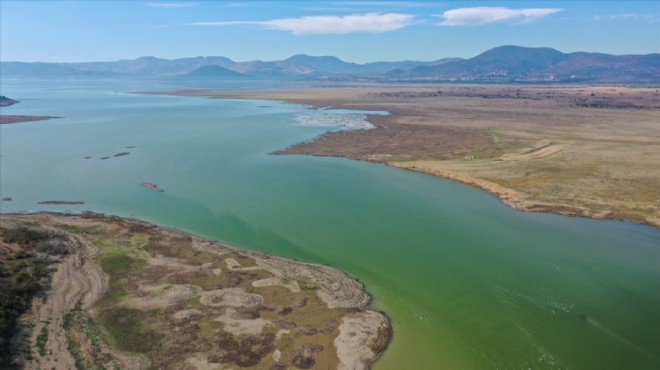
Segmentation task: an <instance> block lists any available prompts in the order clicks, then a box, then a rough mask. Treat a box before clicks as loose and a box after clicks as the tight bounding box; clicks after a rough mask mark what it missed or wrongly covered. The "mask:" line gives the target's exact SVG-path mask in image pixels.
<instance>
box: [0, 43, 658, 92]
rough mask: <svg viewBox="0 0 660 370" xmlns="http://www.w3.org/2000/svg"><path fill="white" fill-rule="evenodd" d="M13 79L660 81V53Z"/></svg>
mask: <svg viewBox="0 0 660 370" xmlns="http://www.w3.org/2000/svg"><path fill="white" fill-rule="evenodd" d="M0 73H1V75H2V77H8V78H53V77H56V78H59V77H66V78H132V79H140V78H151V79H176V80H186V79H191V80H200V79H201V80H278V79H282V80H349V81H350V80H356V79H361V80H364V79H366V80H374V81H401V82H405V81H429V82H430V81H438V82H442V81H447V82H493V83H514V82H585V83H586V82H599V83H602V82H613V83H657V82H660V54H657V53H656V54H647V55H610V54H600V53H586V52H576V53H562V52H560V51H558V50H555V49H552V48H529V47H521V46H500V47H496V48H494V49H490V50H488V51H486V52H484V53H482V54H479V55H477V56H475V57H473V58H470V59H461V58H445V59H439V60H435V61H431V62H422V61H401V62H374V63H366V64H357V63H350V62H345V61H342V60H341V59H339V58H337V57H334V56H309V55H304V54H299V55H294V56H292V57H290V58H288V59H285V60H279V61H249V62H236V61H233V60H231V59H229V58H226V57H221V56H219V57H196V58H182V59H171V60H170V59H161V58H156V57H141V58H137V59H134V60H119V61H114V62H85V63H44V62H33V63H26V62H1V63H0Z"/></svg>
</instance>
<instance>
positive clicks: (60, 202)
mask: <svg viewBox="0 0 660 370" xmlns="http://www.w3.org/2000/svg"><path fill="white" fill-rule="evenodd" d="M37 204H47V205H51V206H61V205H67V204H68V205H76V204H85V202H82V201H79V200H76V201H69V200H43V201H41V202H37Z"/></svg>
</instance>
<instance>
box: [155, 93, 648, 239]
mask: <svg viewBox="0 0 660 370" xmlns="http://www.w3.org/2000/svg"><path fill="white" fill-rule="evenodd" d="M571 88H575V87H572V86H571ZM340 89H343V90H351V88H340ZM352 89H353V90H352V91H356V90H359V91H361V92H362V93H364V92H367V91H373V90H374V89H367V88H352ZM321 90H322V89H318V91H317V89H314V88H307V89H279V90H278V89H248V90H236V89H227V90H223V89H199V90H197V89H194V90H176V91H171V92H145V94H158V95H175V96H197V97H205V98H212V99H246V100H249V99H259V100H271V101H278V102H286V103H292V104H300V105H306V106H310V107H312V108H314V109H333V108H336V109H356V110H365V111H370V110H371V111H387V112H389V114H388V115H376V114H367V115H366V116H367V120H368V121H369V122H370V123H371V124H372V125H374V126H375V127H374V128H372V129H370V130H374V131H375V130H383V129H388V128H389V129H391V127H397V126H407V127H408V128H409V127H411V126H413V125H411V124H410V123H401V121H404V120H405V119H406V118H408V117H411V116H414V115H415V112H414V110H412V109H410V108H408V107H393V106H388V107H386V108H384V105H383V104H379V103H378V102H367V101H360V100H359V99H356V100H353V101H351V100H350V97H348V98H345V97H341V96H339V97H338V96H334V95H332V94H331V96H323V95H324V92H323V91H321ZM337 90H338V89H337ZM381 90H383V89H381ZM379 91H380V90H379ZM305 92H308V93H309V94H308V95H306V96H301V94H304V93H305ZM315 92H316V93H317V94H316V95H314V93H315ZM367 94H372V93H371V92H367ZM374 94H389V92H382V91H381V92H376V93H374ZM411 94H415V93H411ZM317 95H318V96H317ZM349 95H350V94H349ZM578 109H580V108H578ZM419 126H423V125H419ZM425 127H428V126H425ZM370 130H362V131H370ZM360 131H361V130H355V131H350V130H349V131H347V130H340V131H338V132H326V133H323V134H321V135H319V136H317V137H315V138H313V139H311V140H308V141H303V142H299V143H293V144H292V145H291V146H289V147H287V148H283V149H280V150H277V151H275V152H273V153H272V154H274V155H287V154H298V155H311V156H321V157H340V158H348V159H353V160H361V161H367V162H373V163H381V164H385V165H387V166H390V167H397V168H400V169H404V170H408V171H413V172H418V173H424V174H428V175H431V176H436V177H440V178H444V179H448V180H452V181H457V182H459V183H462V184H465V185H469V186H472V187H475V188H478V189H481V190H483V191H486V192H488V193H490V194H491V195H493V196H495V197H497V198H498V199H499V200H500V201H502V202H503V203H504V204H506V205H508V206H509V207H511V208H512V209H515V210H518V211H523V212H547V213H555V214H561V215H564V216H569V217H586V218H592V219H609V220H619V221H625V222H633V223H637V224H642V225H647V226H651V227H655V228H660V217H656V218H646V219H639V218H635V217H632V216H629V215H626V214H620V213H617V212H615V211H614V210H609V211H608V210H592V209H588V208H587V207H579V206H576V205H571V204H562V203H556V204H552V203H551V202H544V201H542V200H540V199H534V198H533V196H531V197H530V196H529V195H527V196H525V194H522V193H520V192H519V191H517V190H515V189H513V188H509V187H506V186H502V185H501V184H497V183H495V182H493V181H488V180H486V179H480V178H477V177H474V176H470V175H469V173H461V172H459V171H455V170H451V169H443V168H439V167H440V166H439V164H441V163H442V162H440V161H436V162H435V163H434V165H433V166H424V164H425V163H423V162H424V161H419V162H421V164H422V165H419V164H418V163H416V162H417V161H411V162H406V161H393V160H388V159H389V157H388V156H370V157H365V156H360V155H352V154H351V153H347V152H341V151H339V150H337V149H332V148H331V149H330V150H328V151H329V153H326V152H319V151H318V150H317V149H316V148H314V145H315V144H317V143H318V142H321V141H326V140H327V139H328V138H329V137H332V136H337V135H343V136H344V138H347V137H351V136H352V137H354V136H356V135H359V132H360ZM341 140H344V139H341ZM341 140H340V139H338V140H336V141H341ZM326 148H327V145H326Z"/></svg>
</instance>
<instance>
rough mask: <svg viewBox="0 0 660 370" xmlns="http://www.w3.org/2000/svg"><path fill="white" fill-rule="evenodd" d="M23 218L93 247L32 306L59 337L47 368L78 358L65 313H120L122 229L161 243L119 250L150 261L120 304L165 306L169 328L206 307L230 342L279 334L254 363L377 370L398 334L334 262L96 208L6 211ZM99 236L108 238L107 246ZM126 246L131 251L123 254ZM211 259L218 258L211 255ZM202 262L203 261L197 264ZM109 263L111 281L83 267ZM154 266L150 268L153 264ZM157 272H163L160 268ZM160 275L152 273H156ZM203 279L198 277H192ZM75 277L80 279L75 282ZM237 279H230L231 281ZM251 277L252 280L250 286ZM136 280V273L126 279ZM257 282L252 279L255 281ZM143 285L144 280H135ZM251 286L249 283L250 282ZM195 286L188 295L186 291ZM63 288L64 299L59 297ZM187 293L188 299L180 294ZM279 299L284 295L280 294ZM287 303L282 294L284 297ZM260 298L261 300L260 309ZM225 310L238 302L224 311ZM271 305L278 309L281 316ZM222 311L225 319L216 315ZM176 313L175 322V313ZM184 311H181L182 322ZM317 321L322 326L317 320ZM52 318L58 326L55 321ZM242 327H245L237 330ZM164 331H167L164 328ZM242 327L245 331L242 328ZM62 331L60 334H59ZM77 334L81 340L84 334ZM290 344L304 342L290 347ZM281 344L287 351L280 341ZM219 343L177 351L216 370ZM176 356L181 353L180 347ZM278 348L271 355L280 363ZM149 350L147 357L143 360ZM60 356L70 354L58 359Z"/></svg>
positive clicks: (8, 217)
mask: <svg viewBox="0 0 660 370" xmlns="http://www.w3.org/2000/svg"><path fill="white" fill-rule="evenodd" d="M17 220H18V221H17ZM18 222H30V224H31V225H32V226H30V227H37V228H39V229H42V230H50V231H51V232H55V233H56V234H57V235H63V236H60V238H61V237H66V238H68V240H70V241H71V242H72V243H73V244H72V245H78V246H80V245H83V246H85V248H84V249H79V248H80V247H77V248H75V247H72V248H71V249H70V250H71V254H69V255H65V256H63V257H62V258H61V259H60V260H59V261H58V262H57V264H56V265H55V269H56V270H57V272H56V274H55V275H54V277H53V286H52V290H51V291H49V292H48V299H47V300H46V301H45V302H43V303H42V304H38V305H37V306H33V308H32V311H30V313H29V315H28V317H31V319H30V320H37V321H36V323H40V322H41V321H43V320H44V319H45V318H46V317H47V318H48V322H47V324H46V325H47V327H48V328H47V329H42V330H49V331H51V337H50V338H51V339H48V342H47V343H46V347H47V348H49V349H50V350H49V351H46V352H47V353H50V354H49V355H41V357H38V360H37V361H43V362H44V363H46V364H49V365H54V364H57V361H58V359H60V360H63V361H65V362H67V363H73V362H72V361H73V360H74V358H73V357H70V356H68V354H69V353H73V352H70V348H71V347H70V344H68V345H67V344H66V343H65V342H62V340H63V338H64V337H66V338H69V337H70V335H71V333H70V332H68V331H67V330H70V329H67V328H64V329H61V328H60V326H61V325H59V324H60V323H61V322H63V321H62V320H66V319H65V316H67V315H69V314H71V313H75V312H78V311H79V310H80V309H81V308H80V307H82V311H80V312H82V314H83V315H88V317H97V316H98V315H102V313H103V312H107V311H108V310H113V309H114V308H113V305H116V304H117V303H113V304H110V305H109V300H112V299H116V298H112V297H115V294H116V289H117V285H116V284H117V280H116V275H114V274H115V272H112V271H113V270H107V266H108V265H107V262H104V258H105V259H107V258H111V259H112V258H117V257H113V256H114V255H116V253H118V252H119V251H118V250H116V248H117V247H119V248H120V249H124V248H126V246H125V245H123V244H121V243H120V244H118V245H117V247H111V248H110V249H109V250H108V249H107V248H108V244H107V243H108V242H109V241H104V240H106V238H107V237H109V236H110V235H115V233H117V232H119V233H120V234H122V235H127V237H130V239H129V240H130V241H131V244H134V243H135V242H134V240H143V238H144V237H147V238H148V240H154V241H157V243H156V244H151V243H152V242H148V241H144V242H140V243H144V244H143V245H142V246H141V247H138V249H136V250H134V252H131V251H130V250H128V251H127V250H124V251H123V252H120V253H121V255H125V256H127V257H124V260H125V258H128V256H134V257H131V258H140V259H143V260H144V261H145V262H146V265H144V266H146V270H139V271H140V272H139V275H138V276H139V277H138V278H137V279H138V280H135V282H131V283H130V284H129V285H127V286H126V287H125V288H122V289H125V293H123V294H128V295H126V296H123V297H124V298H121V300H120V301H118V304H119V305H120V307H125V306H126V305H128V306H126V307H130V308H131V309H133V310H135V309H137V310H142V311H144V312H150V311H149V310H152V309H159V310H161V311H163V312H162V315H164V316H163V318H162V319H160V321H163V322H166V323H167V324H162V323H161V325H166V326H165V328H167V325H170V326H171V325H175V328H179V327H181V325H184V327H185V325H188V324H186V323H188V322H190V320H200V318H201V317H202V316H200V315H202V314H201V313H200V310H201V312H203V313H205V315H207V316H209V317H207V318H202V321H200V323H201V322H205V321H204V320H208V319H211V320H213V318H214V317H215V321H219V320H220V321H221V322H223V323H224V325H225V326H219V328H221V329H215V330H220V333H224V334H222V335H225V337H226V336H227V335H230V336H229V338H231V333H233V335H236V336H238V335H239V334H240V335H247V334H251V335H256V337H255V338H262V339H260V340H266V339H264V338H266V337H263V336H264V335H271V336H272V337H268V338H270V339H268V340H269V341H270V343H271V344H269V346H270V347H268V348H270V349H269V350H264V352H263V353H262V352H257V353H262V354H261V355H259V356H261V357H262V358H261V360H258V359H259V357H257V358H256V360H254V359H253V360H251V361H257V362H256V363H254V364H258V363H261V364H264V365H265V364H268V363H270V362H273V361H274V363H275V364H287V363H288V364H291V363H292V362H293V363H294V364H295V363H296V361H298V362H300V363H310V361H311V364H312V365H313V364H314V361H320V363H318V365H320V366H322V365H324V364H325V365H327V366H330V365H332V367H334V366H337V367H338V368H345V369H349V368H350V369H369V368H371V366H372V365H373V364H374V363H375V362H376V361H377V360H378V359H379V358H381V357H382V355H383V353H384V352H385V351H386V349H387V348H388V346H389V344H390V342H391V340H392V324H391V322H392V320H391V319H390V318H389V317H388V316H387V315H386V314H385V313H384V312H381V311H375V310H371V309H369V308H368V306H369V305H370V303H371V301H372V296H371V295H370V294H369V293H368V292H367V291H366V289H365V286H364V284H362V283H361V282H360V281H359V280H357V279H355V278H353V277H351V276H349V275H348V274H347V273H345V272H343V271H341V270H339V269H337V268H335V267H331V266H328V265H322V264H316V263H311V262H303V261H299V260H295V259H288V258H283V257H279V256H276V255H271V254H266V253H262V252H257V251H252V250H248V249H242V248H239V247H236V246H232V245H228V244H226V243H222V242H217V241H213V240H208V239H203V238H199V237H196V236H194V235H192V234H189V233H186V232H184V231H180V230H178V229H175V228H171V227H167V226H161V225H157V224H152V223H149V222H146V221H142V220H139V219H135V218H129V217H119V216H112V215H105V214H101V213H95V212H90V211H86V212H83V213H81V214H68V213H60V212H50V211H45V212H39V213H33V214H22V213H2V214H0V226H1V227H2V228H7V227H21V226H20V224H18ZM11 225H14V226H11ZM108 233H109V234H108ZM113 238H115V236H113ZM136 238H137V239H136ZM154 238H155V239H154ZM184 240H187V241H188V243H189V245H190V246H189V247H183V246H182V245H181V243H182V241H184ZM101 241H103V244H99V243H101ZM170 241H171V242H170ZM122 243H123V242H122ZM171 243H174V244H171ZM0 245H2V239H0ZM172 248H175V249H172ZM182 248H183V249H182ZM186 248H192V251H186ZM127 252H128V254H125V253H127ZM108 253H110V254H108ZM113 253H114V254H113ZM191 253H192V254H191ZM195 256H199V257H195ZM204 256H208V257H204ZM211 256H213V257H212V258H211ZM227 257H230V258H227ZM191 258H192V259H191ZM129 259H130V258H129ZM198 259H199V261H200V262H192V261H193V260H194V261H197V260H198ZM237 260H238V261H240V262H238V261H237ZM76 261H83V262H82V263H83V264H82V265H80V262H76ZM186 261H187V262H186ZM202 262H203V264H202V265H200V266H196V263H202ZM124 263H128V262H124ZM149 266H151V267H149ZM101 268H103V270H104V271H105V277H104V278H100V279H99V278H98V276H102V275H103V274H104V272H100V273H101V275H99V274H98V273H96V274H92V275H89V274H85V273H83V271H101ZM150 268H151V269H152V270H149V269H150ZM153 269H156V270H153ZM158 270H160V271H161V272H156V271H158ZM162 270H167V272H168V273H169V274H168V275H166V276H181V277H183V276H190V279H192V280H185V279H184V280H181V278H178V279H177V280H176V281H174V280H172V281H170V280H171V279H170V278H167V277H166V278H158V277H156V275H158V276H160V274H162ZM148 271H152V272H148ZM204 271H206V272H205V274H210V276H216V277H217V278H216V279H220V281H225V280H226V279H228V278H231V277H232V276H234V278H236V279H238V280H237V281H236V282H235V283H229V286H230V287H229V288H227V282H225V283H222V284H221V285H220V286H213V287H212V286H210V285H208V284H209V283H202V280H199V279H200V277H201V276H207V275H204V274H202V272H204ZM145 274H146V275H145ZM153 274H156V275H153ZM195 274H197V275H195ZM199 274H202V275H199ZM152 275H153V277H152V278H149V276H152ZM198 275H199V276H200V277H194V276H198ZM69 276H72V277H71V278H67V277H69ZM122 276H124V278H123V279H126V277H125V275H122ZM129 276H130V275H129ZM223 276H226V277H223ZM239 276H240V277H241V278H239ZM269 276H271V277H269ZM234 278H231V279H230V281H232V279H234ZM246 278H247V279H248V280H247V281H246V282H243V281H244V279H246ZM71 279H73V280H71ZM128 279H129V280H130V279H132V278H130V277H128ZM195 279H198V280H195ZM205 279H208V277H207V278H205ZM254 279H260V280H254ZM251 280H254V281H252V284H251V285H250V284H249V283H250V281H251ZM130 281H133V280H130ZM196 281H199V282H196ZM203 281H206V280H203ZM136 283H137V285H135V284H136ZM246 283H248V284H247V285H246ZM72 284H73V285H72ZM149 284H151V285H149ZM191 284H201V285H200V286H197V285H191ZM71 285H72V286H71ZM309 286H311V288H309ZM218 287H224V289H219V290H218V289H217V288H218ZM248 287H250V288H248ZM192 288H194V289H192ZM283 288H286V289H283ZM71 289H73V290H75V291H76V294H75V296H73V295H69V294H68V293H66V292H67V291H69V290H71ZM145 289H146V290H145ZM154 289H158V292H159V294H156V295H154V294H153V293H154V292H156V291H154V292H152V290H154ZM191 289H192V290H191ZM214 289H215V290H214ZM182 290H183V292H182ZM187 291H190V292H189V293H186V292H187ZM136 292H137V293H136ZM140 292H142V293H140ZM144 292H147V293H149V292H152V294H147V295H146V296H145V295H144ZM223 292H224V293H223ZM65 293H66V296H62V297H60V295H64V294H65ZM90 294H91V295H90ZM136 294H137V295H136ZM181 294H187V295H184V296H182V298H180V297H179V296H180V295H181ZM223 294H224V295H223ZM282 295H284V296H282ZM195 296H198V297H199V296H201V301H200V302H201V306H200V303H199V302H198V303H195V304H193V305H192V306H190V304H188V308H187V309H185V308H186V307H185V304H184V303H185V302H186V301H187V300H189V299H194V297H195ZM280 296H282V297H281V298H278V297H280ZM72 297H73V298H72ZM109 297H110V298H109ZM223 297H226V298H223ZM296 297H297V298H298V299H299V298H300V297H302V299H301V300H300V302H299V303H298V305H295V301H297V300H298V299H296ZM313 297H316V298H313ZM83 298H84V303H83V306H77V305H76V301H78V300H79V299H83ZM182 299H183V300H182ZM223 299H224V300H225V301H226V303H224V304H222V303H221V302H222V300H223ZM282 299H284V300H283V301H282ZM255 300H256V302H261V303H258V305H255ZM264 300H265V301H264ZM280 301H282V302H280ZM292 301H293V302H292ZM81 302H83V301H81ZM278 302H279V303H278ZM287 302H288V303H287ZM291 303H294V304H293V305H292V304H291ZM280 305H281V306H280ZM206 306H209V307H206ZM227 306H229V307H231V308H226V307H227ZM74 307H78V308H74ZM221 307H225V308H221ZM278 307H279V308H278ZM292 307H293V309H292ZM306 307H309V308H306ZM120 309H122V308H120ZM182 309H183V311H182ZM255 309H256V310H257V311H256V312H257V314H256V317H254V316H253V315H255V314H254V310H255ZM76 310H78V311H76ZM145 310H146V311H145ZM218 310H220V311H218ZM273 310H275V311H274V312H273ZM278 310H282V312H284V313H282V312H279V313H278V312H277V311H278ZM287 310H288V311H287ZM292 310H293V312H292ZM307 310H310V312H314V315H312V316H310V315H309V314H308V313H306V312H307ZM219 312H220V316H218V313H219ZM223 312H224V313H223ZM232 312H233V314H232ZM259 312H261V314H259ZM269 312H272V313H269ZM172 314H173V317H174V321H172V319H170V318H169V316H170V315H172ZM89 315H91V316H89ZM190 315H193V316H190ZM237 315H238V316H237ZM301 315H302V316H301ZM100 317H101V318H102V317H103V316H100ZM177 317H182V319H181V318H177ZM183 317H185V318H183ZM188 317H193V318H192V319H189V318H188ZM316 317H318V319H316ZM38 318H41V319H38ZM39 320H41V321H39ZM96 320H100V318H99V317H97V318H96ZM181 320H183V321H181ZM283 320H285V321H283ZM318 320H325V324H321V322H320V321H318ZM44 322H46V321H44ZM173 322H174V324H173ZM193 322H197V321H193ZM315 322H316V324H314V323H315ZM51 323H53V324H52V325H51ZM177 323H178V324H177ZM296 323H297V325H296ZM285 324H286V325H285ZM144 325H147V327H148V326H149V325H153V323H149V322H148V321H147V322H145V324H144ZM157 325H158V324H157ZM237 325H238V327H237V329H232V327H236V326H237ZM310 325H311V326H310ZM41 327H46V326H43V325H41V324H37V325H36V326H35V328H36V329H34V330H33V331H32V336H31V338H32V341H31V342H32V343H35V340H37V339H36V338H37V333H38V330H37V329H39V328H41ZM212 327H213V326H212ZM278 327H279V328H280V330H279V331H278V332H277V336H275V335H273V334H272V331H273V330H277V328H278ZM241 328H242V329H241ZM269 328H270V329H269ZM157 330H162V328H161V329H157ZM177 330H178V329H177ZM206 330H210V329H206ZM235 330H240V331H238V332H236V333H234V331H235ZM65 332H66V333H65ZM74 333H75V332H74ZM228 333H230V334H228ZM260 333H261V334H260ZM266 333H271V334H266ZM317 333H318V334H317ZM54 334H57V335H56V336H54ZM76 335H78V336H80V333H78V334H76ZM310 335H314V337H309V336H310ZM280 336H284V337H285V339H283V340H284V342H280V341H279V338H280ZM241 338H242V337H241ZM305 338H309V339H305ZM78 340H80V338H78ZM200 340H203V338H200ZM255 340H257V339H255ZM290 341H293V343H297V344H295V345H292V344H291V342H290ZM328 341H330V342H328ZM83 342H84V340H83ZM81 343H82V342H81ZM286 343H289V344H286ZM305 343H307V344H305ZM280 344H281V345H282V346H283V347H278V346H279V345H280ZM333 344H334V345H333ZM102 347H103V348H105V349H104V351H105V355H107V356H109V357H113V358H114V360H113V361H117V362H120V363H121V362H123V363H125V364H128V365H130V364H133V365H135V364H142V365H144V364H145V361H147V363H149V362H150V363H151V364H152V365H158V361H161V360H159V359H158V358H153V356H156V355H155V354H153V353H151V352H148V353H145V354H143V355H137V354H135V355H126V354H125V353H124V352H125V350H126V348H124V349H123V350H122V349H121V348H120V347H116V346H114V347H112V348H110V347H108V346H107V345H106V344H105V343H102ZM195 348H197V347H195ZM220 348H221V349H220V352H216V351H205V352H204V353H201V354H200V353H197V352H198V351H197V350H193V351H192V352H191V353H190V354H193V353H196V354H194V357H189V355H186V356H184V357H181V355H180V354H179V355H176V356H178V357H176V358H177V360H176V361H182V362H181V363H182V364H185V363H191V361H193V362H195V363H198V364H199V363H206V364H207V366H210V367H209V368H215V367H214V366H218V365H219V364H218V361H220V363H225V364H231V362H232V360H217V359H214V357H213V356H215V355H214V353H216V354H218V353H219V355H218V356H220V358H224V357H222V356H226V353H225V354H224V355H223V354H222V353H224V352H222V348H223V347H220ZM280 349H281V351H280ZM324 349H325V351H324ZM273 350H274V351H275V352H273ZM335 350H336V353H335V355H336V356H337V357H334V358H336V359H338V360H333V353H334V351H335ZM161 351H165V352H164V354H165V355H167V356H173V355H172V354H170V353H169V352H167V351H169V350H167V349H161ZM255 351H257V350H255ZM62 352H65V353H62ZM138 352H139V351H138ZM184 352H185V351H184ZM176 353H178V352H176V351H175V354H176ZM271 353H272V354H273V355H272V359H271V356H270V354H271ZM92 355H93V354H92ZM145 355H148V356H146V357H145ZM60 356H64V357H61V358H60ZM200 356H201V357H200ZM255 356H256V355H255ZM264 356H265V357H264ZM74 357H75V354H74ZM147 357H148V358H147ZM216 357H217V356H216ZM280 357H281V358H280ZM76 360H78V357H76ZM154 361H155V362H154ZM200 361H201V362H200ZM235 361H237V363H240V361H242V360H240V359H239V357H237V359H236V360H235ZM259 361H261V362H259ZM264 361H265V362H264ZM335 361H338V362H335ZM32 364H34V363H32ZM216 364H218V365H216ZM241 366H243V365H241ZM251 366H252V365H251ZM266 366H267V365H266ZM129 367H130V366H129Z"/></svg>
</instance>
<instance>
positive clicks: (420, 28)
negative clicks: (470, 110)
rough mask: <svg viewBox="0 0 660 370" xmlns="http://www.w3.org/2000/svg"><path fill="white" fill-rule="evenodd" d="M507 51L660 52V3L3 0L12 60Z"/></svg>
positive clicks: (5, 41)
mask: <svg viewBox="0 0 660 370" xmlns="http://www.w3.org/2000/svg"><path fill="white" fill-rule="evenodd" d="M500 45H520V46H529V47H552V48H555V49H558V50H560V51H562V52H575V51H588V52H601V53H608V54H619V55H620V54H649V53H660V1H658V0H648V1H596V0H587V1H578V0H573V1H536V0H535V1H501V2H500V1H492V0H491V1H442V0H439V1H415V0H411V1H376V0H367V1H241V0H236V1H194V0H191V1H186V0H172V1H158V0H153V1H128V0H124V1H99V0H96V1H49V0H42V1H18V0H0V60H2V61H26V62H33V61H42V62H86V61H113V60H119V59H135V58H138V57H141V56H156V57H160V58H167V59H174V58H185V57H195V56H226V57H228V58H231V59H233V60H235V61H251V60H282V59H286V58H288V57H290V56H292V55H295V54H309V55H319V56H320V55H334V56H337V57H339V58H340V59H343V60H345V61H349V62H356V63H367V62H374V61H395V60H422V61H430V60H437V59H440V58H447V57H462V58H469V57H473V56H475V55H478V54H479V53H481V52H483V51H486V50H488V49H490V48H493V47H496V46H500Z"/></svg>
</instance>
